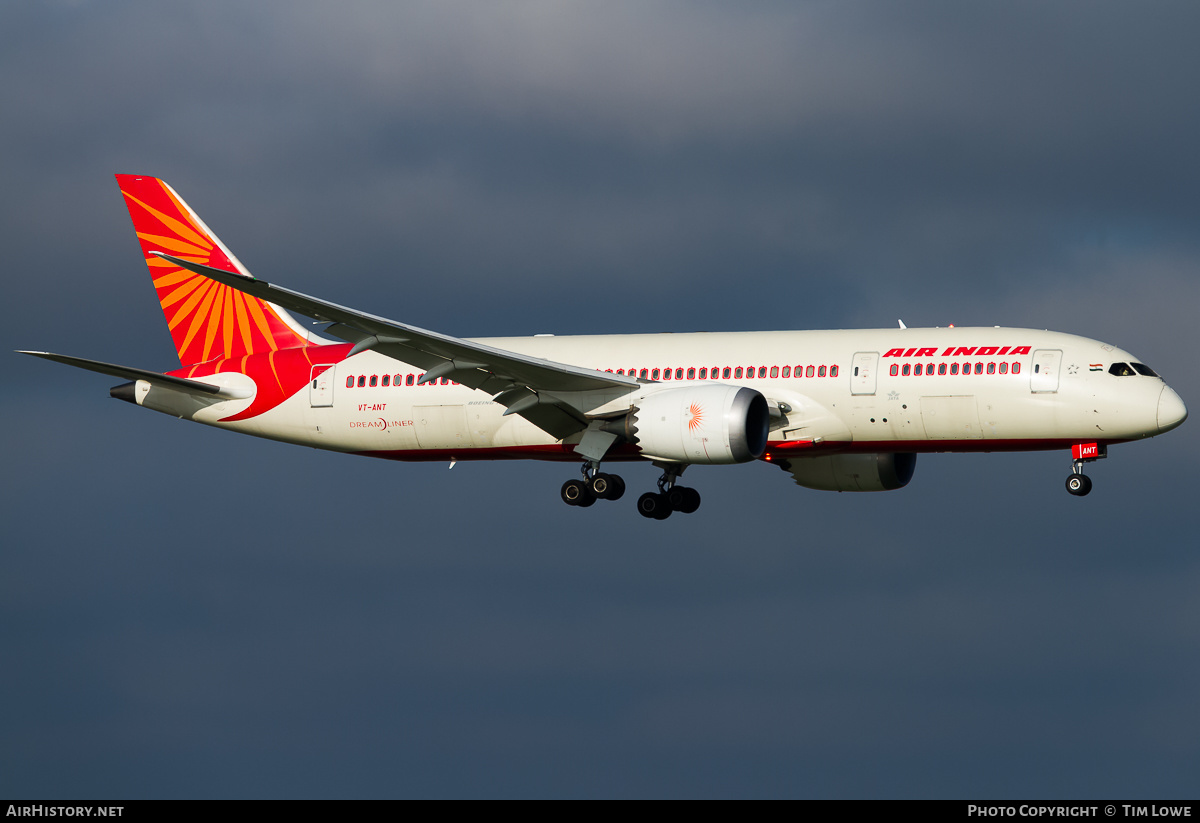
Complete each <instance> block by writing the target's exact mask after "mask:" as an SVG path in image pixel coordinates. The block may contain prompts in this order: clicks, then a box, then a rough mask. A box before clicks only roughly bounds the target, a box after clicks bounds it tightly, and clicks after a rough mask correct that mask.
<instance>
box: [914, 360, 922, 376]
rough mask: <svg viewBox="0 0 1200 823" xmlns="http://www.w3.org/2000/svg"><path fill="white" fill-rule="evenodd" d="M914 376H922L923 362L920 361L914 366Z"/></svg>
mask: <svg viewBox="0 0 1200 823" xmlns="http://www.w3.org/2000/svg"><path fill="white" fill-rule="evenodd" d="M913 376H914V377H920V376H921V364H920V363H918V364H917V365H915V366H913Z"/></svg>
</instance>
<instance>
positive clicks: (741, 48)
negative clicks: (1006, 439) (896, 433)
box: [0, 2, 1200, 797]
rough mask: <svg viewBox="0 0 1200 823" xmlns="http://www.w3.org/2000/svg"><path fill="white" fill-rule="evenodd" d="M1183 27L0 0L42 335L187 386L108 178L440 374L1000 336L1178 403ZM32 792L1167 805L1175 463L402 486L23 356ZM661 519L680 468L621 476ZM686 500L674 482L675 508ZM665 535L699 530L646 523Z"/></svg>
mask: <svg viewBox="0 0 1200 823" xmlns="http://www.w3.org/2000/svg"><path fill="white" fill-rule="evenodd" d="M1196 16H1197V12H1196V11H1195V10H1194V9H1193V8H1192V6H1190V5H1186V4H1169V3H1158V4H1153V5H1151V6H1139V7H1137V8H1134V7H1131V6H1126V5H1121V4H1095V3H1088V4H1069V3H1068V4H1056V5H1054V6H1050V7H1047V6H1045V5H1043V4H1003V5H1000V4H988V5H982V4H974V5H970V6H963V5H961V4H946V3H905V4H857V3H838V4H804V5H799V4H770V3H763V4H753V5H750V6H745V5H742V6H738V7H734V6H728V5H722V4H670V3H664V4H645V3H636V4H613V3H604V4H591V3H587V4H568V5H562V4H554V3H522V4H509V5H500V6H497V5H495V4H487V3H480V4H471V3H456V4H448V3H427V4H421V3H411V4H393V3H350V4H340V5H339V6H338V7H337V8H334V7H332V6H327V5H325V4H301V3H265V4H256V5H254V6H251V7H244V6H243V5H241V4H226V3H207V4H203V5H184V6H178V5H177V6H164V5H162V4H150V3H144V2H115V3H88V2H83V3H60V4H51V3H47V4H40V5H32V4H9V5H6V6H4V7H3V8H2V9H0V110H3V111H4V112H5V118H4V123H3V126H2V127H0V156H3V157H4V158H5V160H4V161H3V162H2V163H0V184H2V185H3V192H4V194H3V196H2V197H0V239H2V240H3V248H4V249H5V269H6V276H5V277H4V278H3V279H0V298H2V299H3V302H4V305H6V306H7V307H9V317H8V319H7V320H8V322H7V323H6V324H5V327H4V329H3V331H0V335H3V339H4V341H5V342H6V343H7V344H8V348H9V349H14V348H47V349H52V350H60V351H66V352H70V353H76V354H80V355H83V356H94V357H98V358H101V359H111V360H114V361H118V362H125V363H130V364H132V365H138V366H146V367H158V368H167V367H169V366H170V365H171V364H170V359H171V350H170V347H169V339H168V336H167V334H166V330H165V329H164V328H163V323H162V320H161V313H160V312H159V310H158V307H157V305H156V303H155V300H154V295H153V292H152V290H151V289H150V288H149V284H148V283H147V282H146V273H145V270H144V267H143V266H142V264H141V262H140V256H139V255H138V251H137V246H136V244H135V241H134V238H133V236H132V232H131V231H130V227H129V224H128V218H127V217H126V215H125V212H124V209H123V206H122V203H121V199H120V197H119V194H118V193H117V190H116V186H115V184H114V183H113V181H112V179H111V175H112V174H113V173H114V172H135V173H148V174H154V175H158V176H161V177H164V178H165V179H167V180H169V181H170V182H171V183H172V185H173V186H175V187H176V189H177V190H178V191H179V192H180V193H181V194H182V195H183V196H184V197H185V198H186V199H187V200H188V201H189V203H191V205H193V206H194V207H195V208H196V209H197V210H198V211H199V212H200V213H201V214H202V215H203V216H204V218H205V220H206V221H207V222H208V223H209V224H210V226H212V228H213V229H214V230H216V231H217V232H218V233H219V234H220V235H221V236H222V238H223V239H224V240H225V241H226V242H227V243H228V245H229V246H230V247H231V248H232V249H233V250H234V251H235V252H236V253H237V254H238V256H239V257H240V258H241V259H242V260H243V261H244V262H245V263H246V264H247V265H248V266H249V267H250V268H251V269H252V270H253V271H255V272H256V273H258V274H260V275H262V276H264V277H268V278H270V279H273V280H278V281H280V282H282V283H284V284H286V285H288V286H291V287H294V288H297V289H300V290H302V291H307V292H311V293H314V294H318V295H321V296H325V297H328V298H330V299H334V300H337V301H339V302H344V303H347V304H350V305H355V306H358V307H361V308H363V309H366V310H370V311H374V312H378V313H382V314H385V315H389V316H393V317H395V318H397V319H400V320H405V321H410V322H417V323H420V324H422V325H425V326H428V327H431V328H436V329H440V330H444V331H446V332H449V333H453V334H463V335H489V334H527V333H531V332H537V331H555V332H560V333H569V332H604V331H656V330H669V331H671V330H673V331H679V330H690V329H697V328H706V329H713V330H735V329H751V328H820V327H855V326H879V325H892V324H894V323H895V320H896V318H897V317H902V318H903V319H904V320H905V321H906V322H907V323H908V324H909V325H910V326H916V325H945V324H946V323H950V322H953V323H957V324H959V325H965V324H981V325H991V324H1004V325H1014V326H1029V327H1038V328H1042V327H1048V328H1056V329H1061V330H1063V331H1072V332H1077V333H1081V334H1085V335H1088V336H1091V337H1096V338H1100V339H1103V340H1106V341H1108V342H1111V343H1114V344H1117V345H1120V346H1121V347H1123V348H1127V349H1129V350H1131V351H1134V352H1136V353H1137V354H1138V356H1140V357H1142V358H1143V359H1144V360H1146V361H1147V362H1149V363H1151V364H1152V365H1153V366H1154V367H1155V368H1157V369H1159V370H1160V371H1162V372H1163V373H1164V374H1165V375H1166V376H1167V377H1168V379H1169V381H1170V382H1171V384H1172V385H1173V386H1175V388H1176V389H1177V390H1178V391H1179V392H1180V393H1181V394H1182V395H1183V397H1184V398H1185V400H1190V401H1193V402H1194V401H1195V399H1196V398H1197V397H1200V391H1197V389H1198V388H1200V380H1197V374H1196V369H1195V365H1194V359H1193V357H1192V350H1193V349H1194V347H1195V342H1196V340H1195V338H1196V334H1195V324H1194V322H1193V320H1192V317H1191V315H1192V313H1193V312H1194V307H1195V306H1196V305H1197V304H1198V301H1200V293H1198V292H1197V289H1198V287H1197V285H1196V279H1195V276H1194V272H1195V271H1196V270H1197V263H1198V262H1200V259H1198V258H1200V254H1198V249H1197V244H1196V240H1195V232H1194V231H1193V227H1194V225H1195V223H1196V220H1197V217H1200V215H1198V214H1197V205H1196V204H1197V201H1196V199H1195V196H1194V194H1193V193H1194V192H1195V191H1196V190H1197V188H1198V187H1197V183H1200V180H1198V179H1197V178H1198V177H1200V169H1198V166H1197V162H1196V160H1195V156H1194V155H1195V151H1194V146H1195V145H1196V143H1197V138H1198V137H1200V134H1198V132H1200V126H1198V122H1197V114H1196V111H1195V107H1194V106H1191V105H1189V104H1188V101H1189V100H1190V99H1191V97H1192V96H1193V93H1192V86H1193V85H1194V78H1195V77H1196V76H1197V73H1198V70H1200V65H1197V61H1198V59H1200V58H1197V56H1196V51H1195V49H1194V47H1193V46H1192V43H1191V42H1190V40H1191V39H1192V32H1194V31H1195V30H1196V23H1197V20H1196V19H1195V18H1196ZM5 375H6V376H7V377H8V378H9V379H8V380H6V381H5V388H4V392H5V401H6V402H5V406H6V409H7V412H6V414H5V418H4V420H5V427H4V430H5V443H4V453H5V455H6V466H7V467H8V470H7V471H6V472H5V473H4V481H3V482H4V486H3V499H4V501H5V504H4V506H5V508H4V511H5V518H4V520H5V524H6V541H5V545H6V548H5V550H4V552H3V553H0V610H2V612H0V658H2V659H4V660H5V661H6V672H8V674H7V676H6V679H5V680H4V684H3V686H0V700H2V705H4V707H5V708H4V709H3V711H0V740H3V741H4V742H3V744H2V745H0V793H4V794H8V795H18V794H19V795H26V796H29V795H46V796H54V797H68V796H75V797H80V796H84V795H90V796H98V797H104V796H203V795H208V794H211V795H213V796H227V795H236V796H253V795H266V796H279V795H288V796H293V795H294V796H304V795H314V796H349V795H385V796H386V795H528V794H535V795H578V794H588V795H643V794H644V795H664V794H689V795H692V794H701V795H718V796H741V795H798V796H814V795H816V796H829V795H833V796H958V797H967V796H988V797H1013V796H1022V795H1025V796H1030V795H1037V796H1068V795H1071V796H1099V795H1105V796H1109V797H1111V796H1117V795H1128V796H1143V797H1145V796H1168V795H1173V796H1186V795H1188V794H1189V791H1190V789H1191V787H1192V786H1193V784H1194V777H1193V776H1194V774H1195V773H1196V769H1197V766H1198V765H1200V751H1198V750H1197V747H1196V744H1195V741H1196V740H1197V739H1200V734H1198V732H1200V716H1198V715H1197V711H1196V709H1195V706H1194V702H1195V701H1194V697H1193V696H1194V694H1195V693H1196V691H1197V686H1198V685H1200V683H1198V680H1200V668H1198V667H1197V664H1196V660H1197V654H1196V652H1197V644H1198V642H1200V630H1198V626H1200V614H1198V613H1197V610H1196V606H1195V604H1194V602H1193V601H1194V599H1195V598H1194V597H1193V596H1192V592H1194V591H1195V590H1196V586H1197V583H1198V575H1200V568H1198V567H1197V564H1196V561H1195V559H1194V557H1193V555H1194V552H1193V551H1191V544H1192V543H1193V542H1194V540H1193V539H1192V538H1191V533H1192V531H1193V530H1194V529H1193V528H1192V524H1191V519H1190V517H1189V514H1188V512H1189V511H1190V507H1191V494H1190V492H1191V490H1192V489H1193V488H1194V485H1195V484H1194V481H1193V480H1192V479H1191V476H1190V471H1191V466H1192V465H1193V464H1194V463H1195V461H1196V458H1197V457H1198V456H1200V444H1198V442H1197V435H1195V434H1194V433H1193V427H1192V426H1190V425H1185V426H1184V427H1183V428H1182V429H1180V430H1179V431H1177V432H1172V433H1171V434H1169V435H1168V436H1166V437H1164V438H1162V439H1161V440H1155V441H1151V442H1148V443H1144V444H1137V445H1129V446H1123V447H1117V448H1114V449H1113V450H1112V455H1111V457H1110V459H1109V460H1107V461H1105V462H1104V463H1101V464H1099V465H1098V466H1097V468H1096V470H1095V471H1094V472H1092V474H1093V476H1094V477H1095V478H1096V480H1097V490H1096V491H1095V492H1094V493H1093V494H1092V496H1090V497H1089V498H1087V499H1086V500H1075V499H1072V498H1069V497H1068V496H1067V495H1066V494H1065V493H1064V492H1063V491H1062V489H1061V484H1062V478H1063V476H1065V474H1066V472H1067V470H1068V462H1067V460H1066V459H1065V458H1064V456H1063V455H1061V454H1030V455H981V456H970V457H968V456H951V455H946V456H923V457H922V458H921V460H920V467H919V471H918V473H917V476H916V479H915V480H914V483H913V484H912V485H911V486H909V487H908V488H907V489H904V490H902V491H900V492H896V493H891V494H887V495H864V496H851V495H826V494H821V493H817V492H809V491H805V490H802V489H798V488H796V487H795V486H793V485H792V484H791V482H790V478H788V477H787V476H786V475H784V474H783V473H781V472H779V471H778V470H777V469H774V468H771V467H768V466H761V465H760V466H746V467H737V468H733V469H729V470H717V469H708V470H704V469H694V470H693V472H694V473H695V474H696V478H695V479H694V481H692V482H694V483H695V485H696V486H698V487H699V488H700V489H701V490H702V492H703V494H704V496H705V501H706V503H705V507H704V508H703V509H702V510H701V512H700V513H699V514H697V515H696V516H694V517H693V518H690V519H689V518H678V517H676V518H672V520H670V521H668V522H667V523H666V524H647V523H646V522H645V521H643V520H642V519H641V518H640V517H638V516H637V515H636V514H635V512H634V511H633V509H632V507H631V506H627V505H625V504H624V501H623V503H622V504H621V505H619V506H612V507H603V506H596V507H594V508H593V509H590V510H587V511H582V512H581V511H576V510H570V509H567V508H566V507H564V506H562V505H561V503H560V502H559V501H558V499H557V495H556V490H557V487H558V485H559V484H560V483H561V481H562V479H563V476H564V467H562V466H554V465H540V464H533V465H525V464H516V465H503V464H497V465H463V464H460V465H459V466H456V467H455V468H454V470H453V471H447V470H446V469H445V467H444V466H430V465H400V464H384V463H377V462H372V461H365V460H356V459H353V458H349V457H342V456H337V455H328V454H322V453H318V452H312V451H307V450H302V449H296V448H292V447H286V446H281V445H279V444H274V443H267V442H263V441H256V440H251V439H247V438H239V437H236V436H233V435H229V434H227V433H223V432H217V431H212V430H208V429H204V428H202V427H198V426H193V425H187V424H183V423H180V422H178V421H174V420H171V419H169V418H166V417H164V416H161V415H153V414H149V413H144V412H139V411H138V410H135V409H131V408H129V407H128V406H126V405H124V404H117V403H111V402H109V401H108V400H107V398H106V397H105V396H104V395H105V390H106V389H107V387H108V383H107V382H105V381H104V380H102V379H100V378H98V377H92V376H89V375H84V374H76V373H72V372H71V371H70V370H67V369H63V368H60V367H57V366H55V365H53V364H47V363H44V362H34V361H32V360H28V359H23V358H17V357H15V356H13V357H10V360H9V366H8V369H6V371H5ZM624 474H625V476H626V477H627V478H628V479H629V480H630V481H631V485H634V486H638V485H646V486H648V485H649V484H650V483H651V481H652V477H653V472H652V471H651V470H650V469H649V468H645V467H630V468H629V469H628V470H627V471H625V472H624ZM689 479H691V474H689ZM663 526H665V528H663Z"/></svg>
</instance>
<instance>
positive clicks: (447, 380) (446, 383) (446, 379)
mask: <svg viewBox="0 0 1200 823" xmlns="http://www.w3.org/2000/svg"><path fill="white" fill-rule="evenodd" d="M442 385H443V386H449V385H450V378H449V377H443V378H442Z"/></svg>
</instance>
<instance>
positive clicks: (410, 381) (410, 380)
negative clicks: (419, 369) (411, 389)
mask: <svg viewBox="0 0 1200 823" xmlns="http://www.w3.org/2000/svg"><path fill="white" fill-rule="evenodd" d="M416 378H417V376H416V375H415V374H410V375H409V376H408V377H406V378H404V385H406V386H411V385H412V384H413V383H416V382H417V379H416Z"/></svg>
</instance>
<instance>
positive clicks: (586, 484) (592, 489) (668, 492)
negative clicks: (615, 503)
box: [561, 463, 700, 520]
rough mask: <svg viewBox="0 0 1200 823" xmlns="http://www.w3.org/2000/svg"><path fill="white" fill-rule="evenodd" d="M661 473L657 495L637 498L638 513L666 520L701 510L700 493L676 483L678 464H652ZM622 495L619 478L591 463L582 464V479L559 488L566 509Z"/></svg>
mask: <svg viewBox="0 0 1200 823" xmlns="http://www.w3.org/2000/svg"><path fill="white" fill-rule="evenodd" d="M654 465H656V466H658V467H659V468H661V469H662V470H663V473H662V477H660V478H658V491H657V492H646V493H645V494H643V495H642V496H641V497H639V498H638V502H637V509H638V512H639V513H640V514H641V515H642V516H643V517H649V518H650V519H652V520H666V519H667V518H668V517H670V516H671V512H682V513H683V514H691V513H692V512H694V511H696V509H698V508H700V492H698V491H696V490H695V489H690V488H688V487H687V486H677V485H675V481H676V480H677V479H678V478H679V475H681V474H683V469H684V466H683V465H681V464H679V463H655V464H654ZM624 494H625V481H624V480H622V479H621V478H620V477H619V476H618V475H615V474H605V473H603V472H601V471H599V466H598V465H596V464H594V463H584V464H583V479H582V480H568V481H567V482H566V483H563V485H562V491H561V495H562V499H563V502H564V503H566V504H567V505H568V506H579V507H581V508H587V507H588V506H591V505H593V504H594V503H595V502H596V501H597V500H620V499H621V497H622V496H623V495H624Z"/></svg>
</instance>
